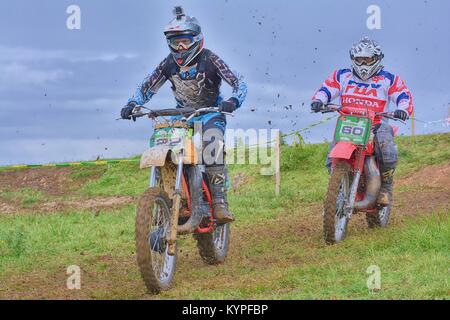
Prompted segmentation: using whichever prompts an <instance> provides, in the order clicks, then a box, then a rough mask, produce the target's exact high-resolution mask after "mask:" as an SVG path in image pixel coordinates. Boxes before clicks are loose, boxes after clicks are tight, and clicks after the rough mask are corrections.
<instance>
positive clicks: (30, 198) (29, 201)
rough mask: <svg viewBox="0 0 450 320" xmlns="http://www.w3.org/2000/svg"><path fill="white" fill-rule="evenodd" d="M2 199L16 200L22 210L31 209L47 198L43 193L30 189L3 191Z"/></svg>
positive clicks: (1, 193)
mask: <svg viewBox="0 0 450 320" xmlns="http://www.w3.org/2000/svg"><path fill="white" fill-rule="evenodd" d="M0 198H2V199H4V200H15V201H19V202H20V204H21V206H22V208H29V207H31V206H32V205H34V204H35V203H37V202H39V201H41V200H42V199H44V198H45V196H44V195H43V193H42V192H40V191H38V190H35V189H30V188H22V189H20V190H17V191H3V192H0Z"/></svg>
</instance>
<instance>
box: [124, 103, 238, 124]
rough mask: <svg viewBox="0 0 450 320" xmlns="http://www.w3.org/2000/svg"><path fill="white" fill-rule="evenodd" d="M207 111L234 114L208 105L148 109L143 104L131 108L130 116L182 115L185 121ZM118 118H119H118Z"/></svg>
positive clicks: (153, 117)
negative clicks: (197, 107) (144, 110)
mask: <svg viewBox="0 0 450 320" xmlns="http://www.w3.org/2000/svg"><path fill="white" fill-rule="evenodd" d="M142 109H146V110H148V111H149V112H142V111H141V110H142ZM208 112H218V113H221V114H223V115H228V116H234V115H233V114H232V113H228V112H221V111H220V110H219V108H217V107H208V108H201V109H194V108H189V107H186V108H171V109H160V110H150V109H147V108H146V107H144V106H136V107H135V108H134V110H133V113H132V114H131V117H132V118H134V119H137V118H143V117H148V118H152V119H155V118H158V117H172V116H182V117H183V118H185V120H186V121H189V120H191V119H192V118H193V117H195V116H198V115H200V114H202V113H208ZM118 120H120V119H118Z"/></svg>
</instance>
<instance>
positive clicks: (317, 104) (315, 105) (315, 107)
mask: <svg viewBox="0 0 450 320" xmlns="http://www.w3.org/2000/svg"><path fill="white" fill-rule="evenodd" d="M324 107H325V105H324V104H323V102H322V101H320V100H314V101H313V102H312V103H311V111H313V112H315V113H317V112H320V111H322V110H323V108H324Z"/></svg>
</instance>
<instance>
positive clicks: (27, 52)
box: [0, 46, 139, 63]
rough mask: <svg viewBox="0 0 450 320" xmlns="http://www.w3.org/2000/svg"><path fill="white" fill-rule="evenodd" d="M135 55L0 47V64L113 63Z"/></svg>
mask: <svg viewBox="0 0 450 320" xmlns="http://www.w3.org/2000/svg"><path fill="white" fill-rule="evenodd" d="M138 57H139V55H138V54H136V53H130V52H126V53H111V52H106V53H104V52H91V51H78V50H41V49H35V48H26V47H6V46H0V62H12V61H13V62H22V63H23V62H36V61H52V60H53V61H54V60H63V61H68V62H71V63H77V62H113V61H116V60H118V59H136V58H138Z"/></svg>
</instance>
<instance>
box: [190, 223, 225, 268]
mask: <svg viewBox="0 0 450 320" xmlns="http://www.w3.org/2000/svg"><path fill="white" fill-rule="evenodd" d="M194 238H195V240H196V241H197V247H198V251H199V253H200V256H201V257H202V259H203V261H205V262H206V263H207V264H211V265H214V264H220V263H222V262H224V261H225V258H226V257H227V254H228V248H229V245H230V224H228V223H227V224H224V225H220V226H216V227H215V228H214V231H213V232H211V233H197V234H194Z"/></svg>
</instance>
